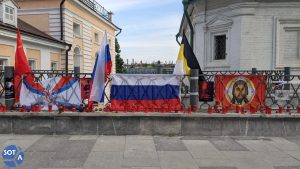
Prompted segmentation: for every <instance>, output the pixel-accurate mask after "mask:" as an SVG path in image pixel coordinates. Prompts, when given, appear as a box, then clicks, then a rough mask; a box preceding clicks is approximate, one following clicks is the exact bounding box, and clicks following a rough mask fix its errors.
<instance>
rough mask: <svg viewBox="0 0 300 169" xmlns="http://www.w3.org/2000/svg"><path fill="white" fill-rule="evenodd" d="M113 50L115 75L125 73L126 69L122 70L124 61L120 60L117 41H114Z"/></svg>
mask: <svg viewBox="0 0 300 169" xmlns="http://www.w3.org/2000/svg"><path fill="white" fill-rule="evenodd" d="M115 50H116V69H117V73H126V69H125V68H124V61H123V59H122V58H121V49H120V44H119V42H118V39H117V38H116V40H115Z"/></svg>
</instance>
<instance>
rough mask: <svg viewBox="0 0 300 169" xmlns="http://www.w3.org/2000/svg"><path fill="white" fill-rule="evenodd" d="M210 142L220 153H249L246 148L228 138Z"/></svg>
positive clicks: (213, 139) (214, 139)
mask: <svg viewBox="0 0 300 169" xmlns="http://www.w3.org/2000/svg"><path fill="white" fill-rule="evenodd" d="M210 142H211V143H212V144H213V145H214V146H215V147H216V148H217V149H218V150H220V151H249V150H248V149H247V148H246V147H244V146H242V145H241V144H239V143H238V142H236V141H235V140H233V139H232V138H229V137H223V138H222V137H221V138H212V139H210Z"/></svg>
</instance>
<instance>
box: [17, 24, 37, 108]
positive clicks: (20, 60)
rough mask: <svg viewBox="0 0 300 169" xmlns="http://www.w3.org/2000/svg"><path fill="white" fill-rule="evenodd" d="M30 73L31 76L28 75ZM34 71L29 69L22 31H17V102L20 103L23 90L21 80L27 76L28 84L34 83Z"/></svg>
mask: <svg viewBox="0 0 300 169" xmlns="http://www.w3.org/2000/svg"><path fill="white" fill-rule="evenodd" d="M28 73H29V74H28ZM31 73H32V71H31V69H30V67H29V64H28V61H27V57H26V55H25V52H24V49H23V42H22V39H21V33H20V30H19V29H18V30H17V48H16V55H15V75H14V86H15V102H19V101H20V90H21V86H22V85H21V79H22V77H23V76H24V75H26V74H27V75H26V80H27V81H28V82H33V81H34V76H33V74H31Z"/></svg>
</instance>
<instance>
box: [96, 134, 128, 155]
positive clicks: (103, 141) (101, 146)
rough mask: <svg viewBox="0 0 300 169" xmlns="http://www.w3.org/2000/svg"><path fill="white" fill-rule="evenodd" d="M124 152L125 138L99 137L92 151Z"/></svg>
mask: <svg viewBox="0 0 300 169" xmlns="http://www.w3.org/2000/svg"><path fill="white" fill-rule="evenodd" d="M124 150H125V136H99V137H98V139H97V141H96V143H95V145H94V147H93V149H92V151H95V152H97V151H108V152H111V151H116V152H123V151H124Z"/></svg>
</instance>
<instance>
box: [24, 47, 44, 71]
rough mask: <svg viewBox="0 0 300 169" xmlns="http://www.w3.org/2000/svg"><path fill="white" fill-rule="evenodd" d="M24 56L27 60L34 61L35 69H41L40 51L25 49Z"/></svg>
mask: <svg viewBox="0 0 300 169" xmlns="http://www.w3.org/2000/svg"><path fill="white" fill-rule="evenodd" d="M26 56H27V59H28V60H30V59H32V60H35V61H36V64H37V65H36V68H37V69H41V51H40V50H36V49H29V48H27V49H26Z"/></svg>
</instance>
